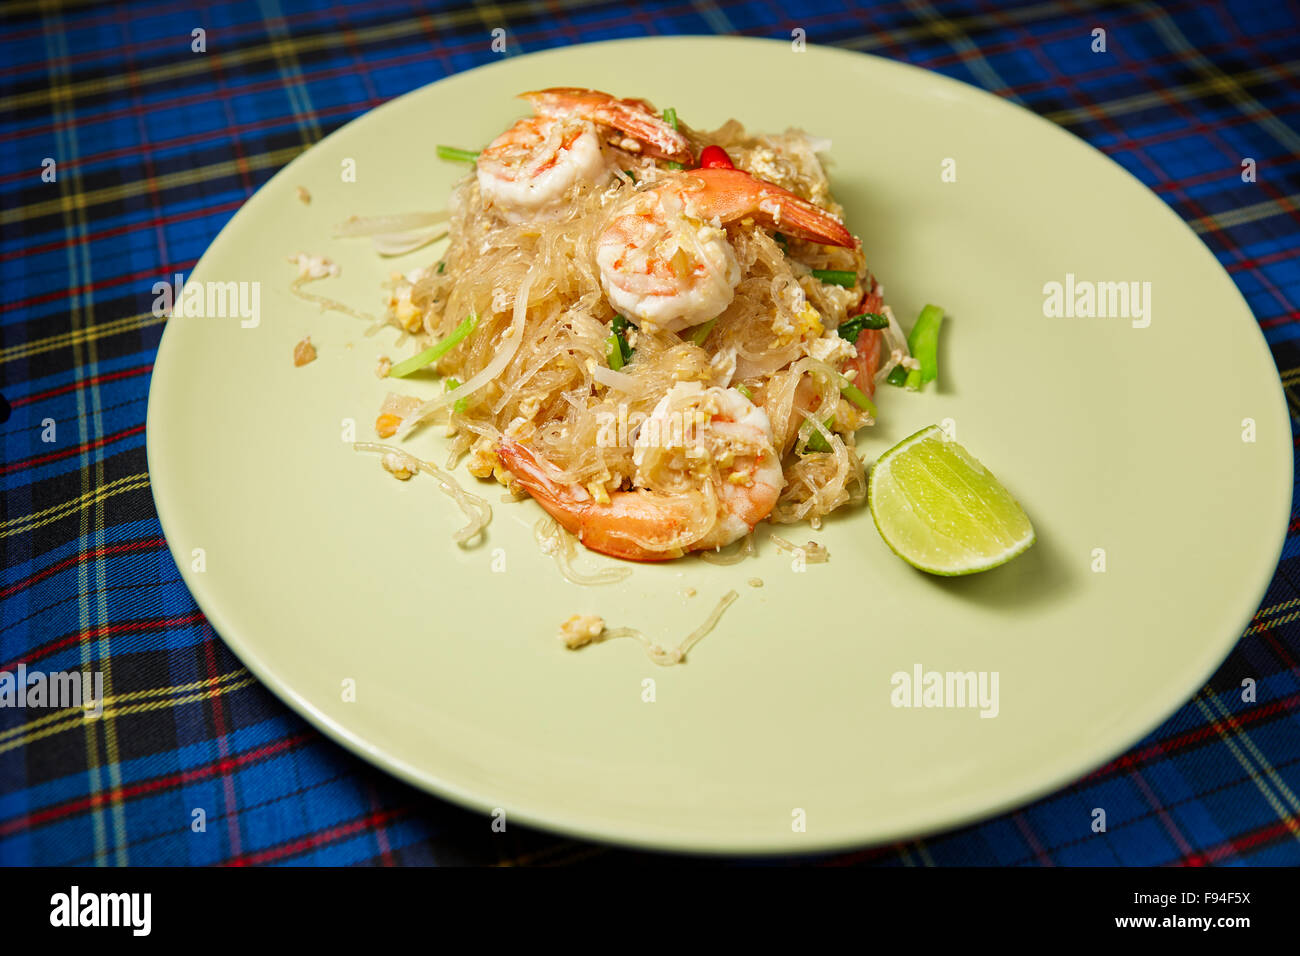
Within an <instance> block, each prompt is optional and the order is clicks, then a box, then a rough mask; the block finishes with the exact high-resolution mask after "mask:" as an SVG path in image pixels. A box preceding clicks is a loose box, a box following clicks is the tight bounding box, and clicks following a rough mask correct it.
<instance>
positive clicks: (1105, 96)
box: [0, 0, 1300, 865]
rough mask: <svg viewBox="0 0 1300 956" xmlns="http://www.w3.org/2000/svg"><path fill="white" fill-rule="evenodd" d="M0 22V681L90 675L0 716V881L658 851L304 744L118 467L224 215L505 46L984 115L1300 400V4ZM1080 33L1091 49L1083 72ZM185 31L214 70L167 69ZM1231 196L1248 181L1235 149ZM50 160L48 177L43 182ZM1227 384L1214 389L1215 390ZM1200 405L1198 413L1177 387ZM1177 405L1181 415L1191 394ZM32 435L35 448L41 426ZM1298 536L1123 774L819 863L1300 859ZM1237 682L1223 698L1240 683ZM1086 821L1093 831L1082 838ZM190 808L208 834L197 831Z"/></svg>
mask: <svg viewBox="0 0 1300 956" xmlns="http://www.w3.org/2000/svg"><path fill="white" fill-rule="evenodd" d="M177 7H178V5H177V4H176V3H174V2H172V0H165V2H149V0H141V2H135V3H122V4H114V5H109V6H99V5H95V4H92V3H89V2H78V0H70V2H62V3H60V2H58V0H46V2H37V0H12V2H10V3H7V4H6V5H5V7H4V9H3V12H0V18H2V19H0V23H2V24H3V26H2V31H3V32H2V34H0V50H3V56H0V103H2V104H3V110H2V111H0V130H2V132H3V136H2V145H0V157H2V160H3V162H0V195H2V196H3V210H2V211H0V222H2V224H3V229H2V237H0V281H2V282H3V290H4V294H3V305H2V306H0V392H2V393H3V396H4V402H3V403H0V418H6V419H7V420H5V421H3V422H0V441H2V443H3V457H2V459H0V474H3V495H2V496H0V557H2V559H3V560H2V562H0V563H2V565H3V571H0V600H2V604H0V671H14V670H15V669H16V668H17V667H18V666H19V665H25V666H27V667H29V668H32V669H41V670H44V671H47V672H49V671H63V670H77V669H79V668H82V667H87V668H88V669H97V670H101V671H103V672H104V673H105V675H106V678H107V679H108V681H109V683H110V684H111V687H106V688H105V694H106V696H107V698H108V700H107V704H106V707H105V712H104V714H103V716H102V717H100V718H99V719H98V720H95V721H85V720H83V719H82V716H81V714H80V713H79V712H76V711H48V710H40V709H31V708H29V709H25V710H20V709H14V708H4V709H0V862H3V863H7V864H47V865H51V864H110V865H111V864H127V863H133V864H354V863H373V864H388V863H406V864H420V863H438V864H446V863H505V864H529V863H546V864H555V863H578V862H590V861H602V862H603V861H615V860H617V861H639V860H653V859H658V858H657V857H653V856H650V855H645V854H637V853H633V852H630V851H623V850H616V849H610V848H606V847H601V846H596V845H589V844H584V843H581V842H578V841H574V840H570V839H563V838H558V837H555V836H552V835H549V834H544V833H538V832H529V831H527V830H523V829H520V828H517V827H511V828H510V830H509V832H508V833H506V834H493V833H492V832H491V831H490V829H489V828H488V827H487V826H485V825H484V822H483V819H482V818H480V817H477V816H475V815H472V814H470V813H468V812H466V811H463V810H460V809H457V808H455V807H452V806H450V805H448V804H446V803H444V802H442V801H440V800H437V799H435V798H433V797H429V796H427V795H424V794H422V793H420V792H417V791H414V790H412V789H410V788H408V787H406V786H404V785H402V784H400V783H398V782H396V781H395V780H393V779H392V778H390V777H388V776H386V775H385V774H384V773H382V772H381V771H378V770H376V769H373V768H371V767H369V766H368V765H366V764H364V763H362V762H360V761H359V760H357V759H356V758H354V757H352V756H351V755H349V754H348V753H346V752H344V751H343V750H342V749H340V748H339V747H337V746H335V745H334V744H333V743H331V742H329V741H327V740H325V739H323V738H322V737H321V736H320V735H319V734H318V733H317V732H316V731H315V730H313V729H311V728H310V727H308V726H307V725H306V724H304V723H303V721H301V720H300V719H299V718H298V717H296V716H295V715H293V714H292V713H291V712H290V711H289V710H288V709H287V708H286V707H285V706H284V705H282V704H281V703H280V702H279V701H278V700H276V699H275V698H274V697H272V696H271V695H270V694H269V693H268V692H267V691H266V690H264V689H263V688H262V687H261V686H260V685H259V684H258V683H257V681H255V680H254V679H253V678H252V677H251V676H250V675H249V674H248V672H247V671H246V670H245V669H244V668H243V667H242V666H241V665H240V663H239V662H238V660H236V659H235V658H234V657H233V655H232V654H231V653H230V652H229V651H228V650H227V649H226V648H225V646H224V645H223V644H222V643H221V640H220V638H219V637H218V636H217V635H216V634H215V633H213V630H212V628H211V627H210V626H209V625H208V623H207V622H206V620H205V619H204V617H203V615H202V614H201V613H199V611H198V609H197V607H196V606H195V604H194V602H193V600H192V599H191V597H190V595H189V594H188V592H187V591H186V588H185V586H184V585H183V583H182V582H181V579H180V575H179V573H178V572H177V569H176V567H175V565H174V564H173V562H172V560H171V558H170V556H169V555H168V552H167V549H166V547H165V545H164V541H163V537H162V533H161V530H160V528H159V524H158V520H157V517H156V515H155V512H154V508H153V502H152V498H151V495H150V491H149V480H148V472H147V468H146V462H145V436H144V422H145V405H146V396H147V393H148V387H149V377H150V370H151V368H152V363H153V361H154V354H155V350H156V348H157V346H158V341H159V337H160V335H161V333H162V322H161V320H159V319H156V318H154V317H153V316H152V315H151V314H150V301H151V298H152V293H151V288H152V284H153V283H154V282H156V281H158V280H160V279H164V278H165V277H168V276H170V275H171V274H173V273H175V272H185V273H188V272H189V271H190V269H191V268H192V267H193V266H194V264H195V262H196V260H197V259H198V257H199V256H200V254H201V253H202V252H203V251H204V249H205V248H206V247H207V245H208V243H209V242H210V241H211V240H212V239H213V238H214V237H215V236H216V235H217V233H218V232H219V231H220V229H221V228H222V226H223V225H224V224H225V223H226V221H227V220H228V219H229V218H230V217H231V215H232V214H233V213H234V212H235V210H236V209H238V208H239V206H240V204H241V203H242V202H244V200H246V199H247V198H248V197H249V196H250V195H252V193H253V192H254V191H255V190H256V189H257V188H258V187H259V186H260V185H262V184H263V183H264V182H265V181H266V180H267V179H269V178H270V177H271V176H272V175H273V174H274V173H275V172H276V171H277V170H278V169H279V168H281V167H282V166H284V164H285V163H287V162H288V161H289V160H290V159H292V158H293V157H294V156H295V155H297V154H298V153H299V152H301V151H302V150H304V149H306V148H307V147H308V146H310V145H311V144H312V143H314V142H316V141H317V140H319V139H320V138H321V137H322V136H324V135H326V134H327V133H329V132H330V131H332V130H334V129H335V128H337V127H338V126H340V125H342V124H343V123H346V122H347V121H349V120H351V119H352V118H354V117H356V116H357V115H359V114H361V113H363V112H365V111H366V110H368V109H370V108H372V107H374V106H376V105H378V104H380V103H382V102H384V101H385V100H387V99H389V98H391V97H393V96H396V95H397V94H400V93H404V92H406V91H408V90H411V89H414V88H416V87H418V86H421V85H423V84H426V83H429V82H432V81H434V80H437V79H439V78H441V77H443V76H446V75H448V74H450V73H453V72H456V71H459V70H464V69H467V68H469V67H473V66H476V65H478V64H481V63H485V62H487V61H489V60H491V59H493V58H494V57H495V56H497V55H498V54H495V53H493V52H492V49H491V45H490V40H491V37H490V31H491V30H493V29H494V28H498V27H500V28H503V29H505V31H506V37H507V51H506V52H507V55H515V54H518V53H521V52H528V51H533V50H539V49H543V48H546V47H550V46H554V45H558V44H571V43H577V42H583V41H591V40H603V39H608V38H613V37H630V36H642V35H646V34H672V33H696V34H699V33H719V34H721V33H734V34H745V35H752V36H769V37H789V36H790V35H791V31H792V30H794V29H796V28H800V29H803V30H805V31H806V34H807V39H808V42H810V43H815V44H828V45H838V46H843V47H847V48H851V49H856V50H862V51H866V52H870V53H876V54H880V55H883V56H887V57H892V58H895V59H899V60H905V61H907V62H910V63H913V64H916V65H919V66H922V67H925V68H927V69H931V70H936V71H939V72H942V73H945V74H948V75H950V76H953V77H956V78H958V79H960V80H963V81H965V82H967V83H971V84H974V85H977V86H981V87H984V88H986V89H989V90H992V91H993V92H995V93H997V94H998V95H1000V96H1003V97H1005V98H1008V99H1010V100H1012V101H1014V102H1016V103H1019V104H1021V105H1023V106H1025V107H1026V108H1028V109H1030V110H1033V111H1035V112H1037V113H1039V114H1042V115H1043V116H1046V117H1047V118H1048V119H1050V120H1052V121H1053V122H1056V123H1058V124H1060V125H1062V126H1064V127H1065V128H1067V129H1069V130H1070V131H1072V132H1074V133H1075V134H1077V135H1079V136H1081V137H1082V138H1084V139H1086V140H1088V141H1089V142H1091V143H1093V144H1094V145H1096V146H1097V147H1099V148H1100V149H1102V150H1103V151H1105V152H1106V153H1107V154H1108V155H1110V156H1111V157H1113V158H1114V159H1115V160H1116V161H1118V162H1119V163H1120V164H1122V165H1123V166H1124V167H1125V168H1127V169H1128V170H1129V171H1131V172H1132V173H1133V174H1134V175H1136V176H1137V177H1138V178H1140V179H1141V180H1142V181H1143V182H1145V183H1146V184H1147V185H1148V186H1150V187H1151V188H1152V189H1153V190H1155V192H1156V193H1157V194H1158V195H1159V196H1160V197H1161V198H1162V199H1164V200H1165V201H1166V202H1167V203H1169V204H1170V205H1171V206H1172V207H1173V208H1174V209H1175V210H1176V211H1177V212H1178V214H1179V215H1181V216H1182V217H1183V218H1184V219H1186V220H1187V222H1188V223H1189V224H1190V225H1191V227H1192V228H1193V229H1194V230H1195V231H1196V232H1197V233H1198V234H1199V235H1200V236H1201V238H1202V239H1203V240H1204V241H1205V242H1206V244H1207V245H1208V246H1209V247H1210V248H1211V249H1212V250H1213V251H1214V253H1215V254H1216V255H1217V256H1218V258H1219V261H1220V262H1222V263H1223V265H1224V267H1225V268H1226V269H1227V270H1228V272H1229V274H1230V275H1231V276H1232V278H1233V279H1234V281H1236V283H1237V284H1238V285H1239V287H1240V288H1241V290H1242V292H1243V293H1244V294H1245V296H1246V298H1247V299H1248V300H1249V302H1250V305H1251V307H1252V309H1253V310H1254V312H1255V315H1256V316H1257V317H1258V319H1259V323H1260V326H1261V328H1262V329H1263V331H1264V334H1265V336H1266V337H1267V339H1268V342H1269V344H1270V345H1271V347H1272V351H1273V356H1274V358H1275V360H1276V362H1277V365H1278V368H1279V369H1280V370H1281V372H1282V381H1283V383H1284V385H1285V387H1286V393H1287V399H1288V401H1289V403H1290V405H1291V408H1292V414H1293V417H1295V416H1296V415H1297V410H1298V409H1300V397H1298V396H1297V392H1296V389H1295V386H1296V383H1297V381H1300V346H1298V345H1297V338H1300V321H1297V319H1298V318H1300V316H1298V315H1297V303H1300V43H1297V36H1298V35H1300V29H1298V24H1297V20H1298V19H1300V6H1297V5H1296V4H1295V3H1294V2H1292V3H1270V4H1265V3H1247V2H1242V3H1225V4H1219V5H1214V6H1209V5H1202V4H1200V3H1195V2H1173V3H1168V4H1163V5H1161V6H1157V5H1156V4H1154V3H1147V2H1142V3H1135V4H1129V5H1119V4H1109V3H1096V4H1093V3H1087V2H1077V0H1038V2H1033V3H1029V4H1025V5H1018V6H1011V5H1006V4H1002V3H998V2H995V0H944V2H939V0H929V2H927V0H904V2H881V3H868V4H863V5H861V6H857V5H851V4H848V3H845V2H842V0H810V2H806V3H801V4H799V5H797V7H795V6H793V5H790V6H787V5H783V4H777V3H774V2H768V0H693V2H666V3H659V4H650V5H644V6H628V5H627V4H625V3H622V2H574V0H552V2H546V3H539V2H531V0H530V2H503V3H501V4H496V5H490V4H481V5H479V4H476V5H472V6H466V5H450V4H437V3H425V4H414V3H408V2H403V0H380V2H373V3H364V4H362V3H350V4H343V3H338V2H335V0H329V2H324V0H300V2H297V0H295V2H291V0H262V2H258V3H254V2H213V3H209V4H206V5H203V6H202V7H199V8H196V9H195V10H193V11H185V10H180V9H178V8H177ZM1097 28H1101V29H1104V30H1106V31H1107V42H1108V49H1107V52H1106V53H1105V54H1104V55H1099V54H1094V53H1092V52H1091V51H1090V49H1089V46H1090V43H1089V39H1090V36H1091V34H1092V31H1093V30H1094V29H1097ZM197 29H202V30H203V31H205V34H204V39H205V41H206V47H207V52H206V53H204V54H202V55H198V54H195V53H194V52H192V50H191V46H192V43H193V42H194V32H193V31H195V30H197ZM1247 157H1249V158H1252V159H1254V160H1255V161H1256V163H1257V168H1258V176H1257V181H1256V182H1255V183H1253V184H1249V185H1244V184H1243V182H1242V179H1241V176H1240V166H1241V163H1242V161H1243V159H1244V158H1247ZM47 159H49V160H52V161H53V162H54V163H56V167H55V168H56V170H57V178H56V179H55V181H54V182H46V181H44V180H43V178H42V172H43V170H44V169H46V168H47V166H48V164H47V163H46V162H45V161H46V160H47ZM1226 384H1227V386H1228V387H1230V383H1226ZM1203 386H1204V388H1203V391H1201V392H1200V393H1199V395H1197V396H1194V397H1195V398H1196V399H1197V400H1204V401H1213V400H1214V394H1213V393H1214V391H1215V390H1216V386H1215V384H1214V383H1203ZM1189 397H1192V396H1189ZM47 420H53V421H54V422H55V423H56V427H57V428H58V429H59V430H60V431H59V436H58V440H57V441H55V442H42V441H41V433H42V430H43V429H44V428H46V427H48V426H47V424H46V422H47ZM1298 530H1300V528H1298V526H1297V524H1296V523H1295V522H1294V520H1293V522H1292V525H1291V527H1290V529H1289V536H1288V538H1287V543H1286V548H1285V551H1284V554H1283V558H1282V563H1281V566H1280V567H1279V568H1278V570H1277V573H1276V577H1275V578H1274V580H1273V582H1272V584H1271V586H1270V587H1269V589H1268V593H1267V595H1266V597H1265V599H1264V601H1263V604H1262V606H1261V607H1260V610H1259V612H1258V614H1257V615H1256V616H1255V618H1254V621H1253V622H1252V623H1251V625H1250V627H1249V628H1248V629H1247V630H1246V632H1245V633H1244V634H1243V635H1242V638H1241V641H1240V643H1239V644H1238V645H1237V647H1236V649H1235V651H1234V652H1233V654H1232V656H1231V657H1230V658H1229V659H1228V660H1227V661H1226V662H1225V663H1224V665H1223V666H1222V668H1221V669H1220V670H1219V672H1218V673H1217V674H1216V675H1215V676H1214V678H1213V679H1212V680H1211V681H1210V683H1209V684H1208V685H1207V686H1206V687H1205V688H1203V689H1202V690H1201V691H1200V692H1199V693H1198V694H1197V695H1196V697H1195V698H1194V699H1193V700H1191V701H1190V702H1188V703H1187V704H1186V705H1184V706H1183V707H1182V708H1181V709H1180V710H1179V711H1178V712H1177V713H1176V714H1175V715H1174V716H1173V717H1171V718H1170V719H1169V720H1168V721H1167V722H1166V723H1165V724H1164V725H1163V726H1161V727H1160V728H1159V729H1158V730H1156V731H1155V732H1154V733H1153V734H1151V735H1150V736H1149V737H1148V738H1147V739H1145V740H1144V741H1142V742H1141V743H1140V744H1139V745H1138V746H1136V747H1135V748H1134V749H1133V750H1132V751H1130V752H1129V753H1127V754H1125V755H1123V756H1121V757H1119V758H1117V759H1116V760H1114V761H1112V762H1111V763H1110V764H1108V765H1107V766H1105V767H1103V768H1101V769H1099V770H1097V771H1096V772H1094V773H1093V774H1091V775H1090V776H1089V777H1087V778H1086V779H1083V780H1080V781H1078V782H1076V783H1075V784H1073V785H1071V786H1069V787H1067V788H1065V789H1063V790H1061V791H1059V792H1058V793H1055V794H1053V795H1051V796H1049V797H1047V798H1045V799H1043V800H1040V801H1038V802H1037V803H1035V804H1033V805H1030V806H1027V807H1024V808H1022V809H1020V810H1017V811H1015V812H1013V813H1009V814H1006V815H1004V816H1001V817H997V818H995V819H991V820H988V821H985V822H983V823H980V824H978V825H974V826H970V827H966V828H964V829H961V830H957V831H954V832H950V833H945V834H941V835H937V836H932V837H929V838H926V839H920V840H912V841H908V842H906V843H900V844H897V845H893V846H886V847H877V848H873V849H868V850H863V851H860V852H855V853H847V854H842V855H838V856H835V857H830V858H823V859H821V860H814V861H810V862H822V863H834V864H844V863H878V864H887V865H943V864H1017V865H1018V864H1027V865H1039V864H1041V865H1048V864H1168V863H1175V864H1177V863H1182V864H1194V865H1199V864H1224V865H1233V864H1243V863H1249V864H1292V865H1294V864H1296V863H1300V664H1298V663H1297V661H1298V659H1300V582H1298V580H1297V579H1298V578H1300V564H1297V554H1298V553H1300V534H1298V533H1297V531H1298ZM1246 677H1252V678H1254V679H1255V680H1256V681H1257V682H1258V683H1257V700H1256V701H1255V702H1253V703H1247V702H1243V701H1242V699H1241V693H1240V685H1241V681H1242V680H1243V679H1244V678H1246ZM1098 806H1104V807H1106V808H1107V810H1108V831H1107V834H1106V835H1105V837H1104V838H1101V839H1099V838H1096V837H1094V835H1093V834H1091V833H1090V832H1088V831H1087V830H1086V829H1082V830H1081V827H1080V825H1079V821H1080V820H1086V819H1087V818H1088V812H1089V809H1090V808H1092V807H1098ZM195 807H205V808H208V810H207V814H208V815H207V819H206V821H205V823H206V829H205V830H204V831H203V832H196V831H195V829H194V828H193V827H192V826H191V823H192V813H191V808H195Z"/></svg>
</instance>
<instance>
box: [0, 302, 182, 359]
mask: <svg viewBox="0 0 1300 956" xmlns="http://www.w3.org/2000/svg"><path fill="white" fill-rule="evenodd" d="M166 321H167V319H166V317H163V316H156V315H154V314H153V313H151V312H142V313H140V314H139V315H127V316H123V317H122V318H120V319H112V320H110V321H108V322H100V323H98V324H92V325H88V326H85V327H84V328H80V329H74V330H73V331H70V332H60V333H58V334H57V335H51V336H47V337H46V338H43V339H32V340H31V341H29V342H20V343H19V344H17V345H13V346H10V347H9V348H7V349H4V350H0V365H3V364H5V363H6V362H14V361H17V360H18V359H24V358H28V357H30V356H32V355H40V354H41V353H42V352H49V351H52V350H54V349H61V348H64V347H65V346H68V345H75V344H78V343H81V342H88V341H90V340H92V339H102V338H104V337H105V336H108V335H117V334H118V333H120V332H131V331H134V330H135V329H144V328H148V327H149V326H151V325H161V324H162V323H163V322H166Z"/></svg>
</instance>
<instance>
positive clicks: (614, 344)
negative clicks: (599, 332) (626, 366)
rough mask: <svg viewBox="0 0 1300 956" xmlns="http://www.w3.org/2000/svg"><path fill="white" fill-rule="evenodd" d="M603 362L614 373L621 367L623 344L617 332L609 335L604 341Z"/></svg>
mask: <svg viewBox="0 0 1300 956" xmlns="http://www.w3.org/2000/svg"><path fill="white" fill-rule="evenodd" d="M605 361H606V362H608V363H609V367H610V368H612V369H613V370H614V371H615V372H617V371H618V370H619V369H621V368H622V367H623V342H622V340H621V339H620V338H619V337H618V333H617V332H611V333H609V338H607V339H606V340H605Z"/></svg>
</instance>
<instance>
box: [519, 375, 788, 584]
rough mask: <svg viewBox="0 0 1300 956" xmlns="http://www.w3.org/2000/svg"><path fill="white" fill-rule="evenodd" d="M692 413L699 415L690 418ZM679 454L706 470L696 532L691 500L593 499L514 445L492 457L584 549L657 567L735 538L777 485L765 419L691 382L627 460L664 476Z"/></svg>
mask: <svg viewBox="0 0 1300 956" xmlns="http://www.w3.org/2000/svg"><path fill="white" fill-rule="evenodd" d="M697 410H698V411H701V412H703V415H700V416H696V415H695V412H696V411H697ZM699 417H702V418H704V419H705V423H704V424H702V425H700V426H699V428H698V431H701V432H703V434H698V433H694V432H695V431H696V429H695V428H694V427H693V426H692V425H691V423H692V422H695V421H696V420H697V418H699ZM652 423H653V427H651V426H652ZM683 425H684V426H685V427H684V428H683ZM674 426H676V429H677V430H676V431H675V432H674V430H673V429H674ZM670 436H671V437H670ZM687 447H689V448H690V450H691V452H692V458H693V460H695V461H698V460H700V459H701V458H703V459H704V460H708V461H711V462H713V463H714V472H713V474H712V476H711V480H712V482H713V487H714V492H715V500H716V502H717V511H716V513H715V514H713V515H706V516H703V517H704V518H706V519H707V523H706V524H704V525H703V530H702V531H701V530H700V529H701V520H700V519H701V517H702V516H701V514H700V512H699V500H698V498H696V497H695V496H693V495H667V494H659V493H656V492H653V491H649V490H647V489H645V488H637V489H634V490H631V491H615V492H612V493H605V495H604V496H603V497H604V499H605V500H597V498H596V497H595V496H594V495H592V494H591V493H590V492H589V491H588V490H587V489H585V488H582V487H580V486H577V485H568V484H563V483H561V482H558V481H556V480H555V479H554V478H553V477H552V475H551V473H550V472H549V471H548V466H547V465H546V463H545V462H544V461H542V460H541V459H539V458H538V457H537V456H536V455H535V454H534V453H533V452H532V451H531V450H530V449H529V448H527V447H525V446H524V445H522V444H520V443H519V442H518V441H514V440H510V439H503V440H502V441H501V442H500V443H498V445H497V447H496V455H497V460H498V461H500V462H501V464H502V465H504V466H505V467H506V469H507V470H508V471H509V472H510V473H511V474H512V475H514V477H515V479H516V480H517V481H518V482H519V484H520V485H521V486H522V487H523V488H524V490H525V491H527V492H528V493H529V494H530V495H532V497H533V498H534V499H535V500H536V501H537V503H538V504H540V505H541V506H542V508H544V509H545V510H546V512H547V513H548V514H549V515H551V517H553V518H554V519H555V520H556V521H558V522H559V523H560V525H561V526H562V527H563V528H564V529H565V530H566V531H568V532H569V533H570V534H575V535H577V536H578V540H579V541H581V542H582V543H583V545H585V546H586V547H588V548H590V549H591V550H593V551H599V552H601V553H602V554H608V555H612V556H613V557H616V558H625V559H627V560H629V561H666V560H670V559H672V558H678V557H681V556H682V554H684V553H685V552H687V551H699V550H704V549H708V548H721V547H725V546H726V545H728V544H730V543H731V542H733V541H736V540H738V539H739V538H742V537H744V536H745V535H746V534H748V533H749V532H750V531H752V530H753V529H754V526H755V525H756V524H758V523H759V522H760V521H762V520H763V519H764V518H766V517H767V516H768V515H769V514H771V512H772V509H773V508H774V507H775V506H776V502H777V498H778V497H779V496H780V493H781V488H782V486H783V484H784V481H785V479H784V476H783V474H782V471H781V463H780V460H779V457H778V456H777V454H776V449H775V448H773V447H772V426H771V423H770V422H769V421H768V418H767V413H766V412H764V411H763V410H762V409H761V408H758V407H757V406H755V405H754V404H753V403H752V402H751V401H749V399H747V398H745V397H744V396H743V395H741V394H740V392H738V391H736V390H735V389H724V388H709V389H705V388H702V387H701V386H700V384H699V383H698V382H679V383H678V384H676V385H674V386H673V387H672V388H671V389H670V390H669V391H668V393H667V394H665V395H664V397H663V398H662V399H661V400H660V402H659V404H658V405H657V406H656V407H655V410H654V411H653V412H652V413H651V415H650V418H649V419H647V421H646V423H645V424H644V425H642V426H641V430H640V432H639V434H638V436H637V441H636V451H635V453H634V458H635V459H636V461H637V464H638V468H640V467H642V466H645V465H647V464H648V463H649V462H650V461H651V459H657V460H658V464H660V465H665V464H666V466H667V467H673V466H674V465H675V464H676V463H677V462H676V459H675V457H674V453H675V452H678V451H683V450H685V449H686V448H687ZM724 463H725V464H724ZM649 467H652V468H653V467H655V465H654V464H650V465H649Z"/></svg>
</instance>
